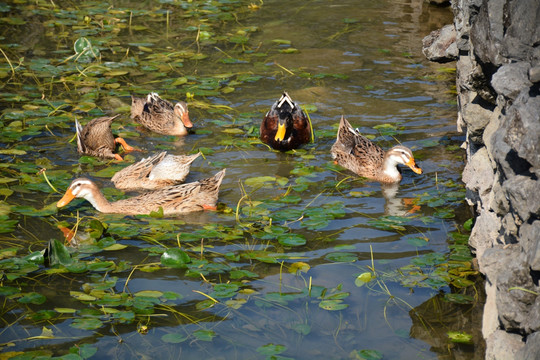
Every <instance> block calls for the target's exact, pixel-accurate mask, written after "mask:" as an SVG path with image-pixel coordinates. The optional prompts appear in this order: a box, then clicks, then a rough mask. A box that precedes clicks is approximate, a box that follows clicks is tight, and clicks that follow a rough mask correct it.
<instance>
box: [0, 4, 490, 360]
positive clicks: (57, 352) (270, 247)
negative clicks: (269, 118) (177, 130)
mask: <svg viewBox="0 0 540 360" xmlns="http://www.w3.org/2000/svg"><path fill="white" fill-rule="evenodd" d="M115 3H116V4H115V5H114V6H112V5H109V4H106V3H103V2H95V1H83V2H67V3H66V4H57V3H56V2H53V1H44V0H37V1H13V2H8V3H4V4H0V29H1V30H2V31H1V32H0V37H1V40H2V41H1V43H2V44H1V45H0V60H1V61H0V83H1V87H2V92H1V93H0V104H2V107H3V108H4V109H3V110H2V113H1V122H0V196H1V198H0V234H1V245H0V284H1V285H2V286H1V287H0V299H1V300H2V308H1V314H2V320H3V321H2V327H1V328H0V334H1V335H2V336H1V338H2V343H1V344H0V350H1V354H2V358H14V359H33V358H40V359H42V358H57V357H61V358H66V359H71V358H74V359H75V358H77V359H79V358H83V359H86V358H91V357H92V356H94V355H96V354H98V356H100V357H118V358H132V357H148V356H151V355H152V354H154V353H155V352H156V351H159V352H160V355H161V357H162V358H169V357H170V358H178V357H179V356H180V354H189V355H188V356H190V357H197V358H200V357H198V356H195V355H193V354H205V355H207V356H209V357H212V356H218V355H219V354H221V356H223V357H226V358H229V357H230V358H232V357H238V358H249V357H255V356H260V357H266V358H280V359H285V358H295V357H297V358H302V357H308V356H309V357H323V355H324V354H323V351H326V352H330V347H335V348H336V349H337V350H336V351H331V354H332V355H335V356H336V357H339V358H343V357H347V356H348V357H350V358H353V359H380V358H382V357H383V356H388V357H392V355H391V354H396V350H395V349H385V347H384V346H383V345H382V344H380V345H377V344H372V342H371V340H368V341H367V342H366V341H362V340H361V339H359V337H358V333H359V332H362V331H364V330H365V329H366V327H376V328H378V327H379V326H380V325H374V324H373V323H370V324H369V323H367V321H366V320H362V319H365V318H367V316H368V315H366V314H368V313H370V312H371V313H376V312H377V313H379V314H380V315H379V316H380V318H383V319H384V320H385V322H386V325H384V326H385V327H384V329H387V327H389V328H390V329H392V330H394V329H393V320H392V319H391V318H390V317H389V316H390V315H389V314H390V313H392V312H394V313H395V310H396V309H398V313H399V314H400V315H398V318H399V317H402V316H403V315H406V314H407V313H408V312H410V313H411V318H413V321H414V319H420V323H421V324H422V326H423V327H424V328H426V329H429V328H432V327H435V326H437V325H436V324H435V323H438V320H437V319H429V318H427V317H426V315H424V314H423V312H422V311H420V310H418V309H416V306H417V305H419V304H418V301H417V300H416V303H415V304H413V302H414V301H411V300H410V299H405V298H406V297H407V296H408V295H409V294H412V293H414V292H415V291H417V292H419V293H421V294H423V296H424V297H423V298H422V299H424V300H425V299H427V298H429V297H431V296H434V297H442V301H443V302H445V303H446V304H447V306H455V307H458V308H459V307H462V308H465V307H467V309H470V308H472V307H473V306H474V305H475V304H477V303H478V301H480V300H479V298H478V295H477V294H475V293H474V290H475V289H476V288H475V283H474V280H475V275H476V272H475V271H474V270H473V269H472V267H471V256H470V252H469V250H468V247H467V238H468V235H467V230H466V229H464V228H463V226H461V225H460V223H461V222H463V221H464V220H465V219H463V216H459V214H458V212H459V210H460V207H461V206H462V202H463V198H464V189H463V187H462V186H461V185H460V184H458V183H457V180H456V178H457V175H455V174H453V175H447V176H444V175H443V177H442V178H440V179H438V178H435V179H430V180H426V181H427V182H428V185H425V186H421V187H419V188H415V187H411V186H410V185H409V187H408V188H407V187H406V189H407V193H408V195H407V196H409V197H408V198H396V199H397V200H398V202H399V203H400V205H399V208H400V209H401V210H402V211H399V212H397V213H393V212H392V211H388V212H385V213H384V214H381V213H380V212H377V211H373V208H372V207H370V205H369V203H368V202H367V200H368V199H369V198H370V197H373V198H379V199H382V200H383V201H385V202H388V203H390V202H391V199H389V198H386V197H385V196H384V194H383V195H381V190H380V185H379V184H375V185H373V184H369V183H367V182H365V181H364V180H362V179H358V178H356V177H352V176H350V174H349V173H347V172H346V171H345V170H344V169H342V168H340V167H338V166H337V165H334V164H333V163H332V162H331V161H330V158H329V157H328V154H329V144H330V143H331V142H332V141H333V139H334V138H335V131H336V128H337V124H335V126H318V127H317V126H314V133H315V134H314V140H315V141H314V143H312V144H309V145H308V146H306V147H305V148H304V149H300V150H296V151H291V152H289V153H287V154H279V155H276V157H278V159H277V161H276V163H278V162H279V164H280V165H277V166H281V165H282V164H285V165H283V168H280V169H279V170H278V171H270V170H267V171H262V172H261V167H264V166H265V165H264V164H263V165H262V166H261V164H262V163H263V162H265V163H267V159H263V157H264V156H266V154H272V156H273V153H271V150H269V149H268V148H266V147H265V145H263V144H261V142H260V140H259V139H258V138H259V134H258V132H259V124H260V120H261V119H262V115H263V111H266V110H267V109H263V107H261V108H260V109H257V111H255V110H254V109H253V108H250V109H247V110H246V107H245V106H239V107H235V106H234V104H235V101H233V100H231V99H232V97H233V95H234V94H235V93H238V92H242V93H243V94H246V93H249V92H250V91H251V90H252V89H254V88H255V87H261V88H264V87H269V86H270V87H271V88H272V92H273V93H272V96H269V102H272V101H273V100H274V98H275V95H276V94H279V93H280V91H281V90H282V89H280V90H276V91H274V89H276V88H280V87H281V86H282V84H281V83H279V81H280V80H279V79H280V78H281V77H286V78H287V79H288V80H290V79H291V78H292V79H293V80H294V81H297V82H298V85H297V86H298V88H299V89H300V88H302V87H307V86H332V85H333V84H341V82H343V81H346V80H347V79H348V77H349V75H350V74H343V73H339V72H336V73H332V72H331V71H330V70H329V69H327V68H326V69H323V70H321V71H316V70H312V69H306V68H303V67H301V66H298V67H291V68H288V67H287V66H285V65H282V64H280V63H279V62H278V61H277V60H276V59H279V57H280V56H289V55H290V56H294V54H296V53H298V52H301V49H300V50H299V49H298V48H296V47H294V46H298V45H294V46H293V43H294V39H283V38H271V39H264V40H260V39H261V36H260V32H261V28H260V27H259V26H255V25H244V24H247V23H250V21H248V20H247V19H250V17H252V16H254V14H256V13H257V12H261V11H262V9H263V8H264V7H267V6H271V5H269V4H266V3H263V2H262V1H261V2H258V3H252V2H250V1H243V0H215V1H196V0H194V1H173V0H171V1H168V0H162V1H156V2H150V3H144V4H145V6H149V8H143V7H142V5H139V3H137V2H131V1H119V2H115ZM251 22H252V23H255V22H257V21H251ZM359 28H360V25H359V24H358V21H357V20H355V19H352V18H344V19H343V22H342V24H340V29H339V30H337V31H336V32H335V33H334V34H331V35H329V36H328V37H327V38H326V39H325V41H327V42H332V41H336V39H338V38H340V37H342V36H344V35H346V34H349V33H351V32H354V31H357V30H359ZM379 52H380V53H381V52H382V50H381V51H379ZM383 53H385V54H386V53H387V51H386V52H383ZM409 57H410V54H409V55H407V56H406V57H405V59H406V60H407V61H408V59H409ZM276 82H278V83H279V84H278V85H275V83H276ZM269 84H272V85H269ZM364 89H365V91H366V92H370V91H372V86H370V85H366V86H365V87H364ZM149 91H159V92H160V95H162V96H163V97H164V98H165V97H167V98H170V99H175V98H176V99H179V100H180V99H182V100H186V101H187V102H188V103H189V107H190V115H191V113H192V112H193V113H194V114H195V115H194V118H195V119H197V120H199V123H198V124H197V120H195V121H194V123H195V129H194V134H191V135H189V136H188V139H186V140H185V142H182V143H180V142H179V141H178V140H177V139H176V138H174V137H172V136H156V134H151V133H148V132H142V133H141V132H140V129H138V128H137V125H136V124H134V123H132V122H130V120H129V110H130V108H129V104H130V95H131V94H138V95H145V94H147V93H148V92H149ZM253 101H254V102H255V100H254V99H253ZM315 103H317V104H319V102H318V101H317V100H315V99H314V100H313V101H312V103H310V104H306V105H305V106H304V110H305V111H306V112H307V113H308V116H309V114H311V118H313V114H316V113H317V112H318V111H319V109H318V108H317V105H315ZM238 108H240V109H238ZM259 110H260V111H259ZM110 113H119V114H122V115H121V116H122V117H121V118H122V119H123V120H124V121H118V122H115V123H113V131H114V132H115V133H116V134H119V135H121V136H122V137H126V138H130V139H135V141H136V142H138V143H137V145H138V146H139V147H140V148H143V149H145V150H146V151H148V152H153V151H158V150H162V149H164V150H172V151H173V152H178V153H184V152H186V153H196V152H199V151H200V152H201V153H202V157H203V158H204V160H203V161H202V162H203V166H201V168H202V170H199V171H202V172H207V173H215V170H216V168H217V169H220V168H224V167H227V168H228V175H227V178H226V180H225V181H226V186H225V189H224V192H223V196H222V199H223V200H222V202H221V204H220V205H219V206H218V211H217V212H215V213H204V214H202V215H200V216H199V215H190V216H186V217H177V218H164V217H163V216H162V214H160V213H159V212H155V213H151V214H149V215H144V216H132V217H124V216H120V215H103V214H98V213H97V212H96V211H94V210H93V209H92V207H91V206H90V205H88V204H87V203H86V204H85V203H83V202H80V201H75V203H76V204H75V205H73V206H68V207H67V209H66V210H64V209H62V210H61V211H58V209H57V208H56V201H58V199H59V198H60V196H61V193H62V191H63V190H65V189H66V188H67V186H68V185H69V183H70V182H71V180H72V179H73V178H74V177H77V176H79V175H80V174H84V175H85V176H90V177H92V178H95V179H98V180H100V181H102V182H103V183H105V184H107V181H108V180H109V179H110V178H111V176H112V175H113V174H114V173H115V172H116V171H118V170H120V169H121V168H123V167H124V166H125V165H124V164H122V163H119V162H116V161H109V160H102V159H98V158H93V157H89V156H80V157H79V155H78V154H77V152H76V143H75V142H74V141H75V138H74V124H75V119H77V120H79V121H80V120H81V119H82V120H83V122H84V123H86V122H87V121H88V120H89V119H91V118H94V117H98V116H103V115H106V114H110ZM201 119H204V120H201ZM405 133H406V126H404V125H403V124H402V123H401V122H399V121H396V122H394V123H391V124H390V123H385V124H379V125H378V126H375V127H373V132H372V133H371V134H369V137H371V138H376V139H377V140H380V141H381V142H383V143H384V142H389V139H391V138H392V137H397V136H398V135H402V134H405ZM189 137H191V139H189ZM419 146H420V148H419V150H420V151H419V153H420V158H421V159H422V157H423V158H424V159H425V158H427V157H428V156H429V155H428V154H429V153H430V151H431V150H432V149H435V148H437V149H444V151H445V152H447V153H448V154H449V155H448V156H450V157H452V158H454V159H459V147H458V146H456V141H452V140H450V139H448V138H442V139H437V140H430V141H427V142H425V143H422V144H420V145H419ZM249 152H252V153H253V152H256V153H257V154H258V155H259V156H260V157H261V159H263V160H264V161H263V160H261V159H257V158H255V159H254V160H253V161H251V160H250V159H249V156H248V155H246V154H248V153H249ZM261 154H265V155H261ZM124 155H125V154H123V157H124V159H125V161H126V162H128V163H132V162H134V161H136V159H137V157H138V155H137V154H133V153H132V154H127V155H125V156H124ZM239 164H242V165H245V170H238V169H235V168H234V167H235V165H236V166H239ZM274 165H275V164H274ZM274 165H272V166H274ZM207 168H210V169H207ZM254 168H257V169H256V171H254V170H253V169H254ZM230 169H232V170H230ZM269 169H270V166H269ZM229 174H230V175H229ZM198 175H201V174H200V173H199V174H198ZM431 175H434V174H433V173H432V174H431ZM436 176H438V174H436ZM433 177H435V176H433ZM383 191H384V189H383ZM104 193H105V195H106V196H107V197H109V198H116V199H118V198H121V197H123V196H126V195H125V194H124V193H123V192H122V191H119V190H116V189H113V188H111V187H110V186H108V187H105V188H104ZM394 200H395V199H394ZM441 233H443V234H442V235H441ZM365 234H367V235H365ZM433 238H438V239H439V242H440V243H442V244H444V246H441V244H440V243H438V244H437V246H436V247H435V248H433V247H430V245H431V244H430V241H432V239H433ZM394 241H399V244H400V245H399V246H401V247H403V249H404V250H402V251H403V254H400V255H399V254H398V255H395V256H394V255H393V250H391V251H389V250H388V248H387V246H388V245H386V243H391V242H394ZM373 244H379V245H381V249H375V250H373V246H372V245H373ZM446 244H448V246H446ZM368 246H369V247H368ZM448 247H449V249H450V250H449V251H448ZM388 254H391V255H388ZM377 255H381V257H380V258H377ZM387 255H388V256H387ZM386 256H387V257H386ZM390 259H393V260H397V261H396V262H390ZM403 259H404V260H403ZM327 269H328V270H327ZM326 271H329V272H330V273H332V274H333V277H328V276H325V273H326ZM471 289H473V290H471ZM471 294H472V295H471ZM360 298H362V300H359V299H360ZM369 298H374V299H375V301H370V300H369ZM397 321H398V320H396V322H397ZM444 326H446V325H444ZM465 329H468V328H459V327H458V328H456V327H452V328H451V329H450V328H449V329H447V330H448V331H445V333H446V334H447V336H448V343H449V344H450V343H458V344H465V345H456V346H467V345H470V343H471V342H472V341H471V336H470V334H467V333H466V332H465ZM398 330H399V331H398ZM382 332H383V333H384V332H386V330H382ZM377 333H378V334H381V332H380V331H379V332H377ZM395 336H396V337H399V338H407V337H408V335H407V331H405V334H404V329H403V327H402V326H400V329H397V330H396V335H395ZM315 342H319V343H320V344H319V345H317V346H314V347H313V343H315ZM122 344H129V346H123V345H122ZM208 344H213V345H212V347H210V346H209V345H208ZM298 344H302V345H301V346H300V347H298V346H297V345H298ZM414 346H416V345H414ZM414 346H413V345H411V347H413V348H414ZM297 347H298V349H300V350H298V349H297ZM449 347H450V345H449ZM34 348H36V349H34ZM415 350H417V349H415ZM418 351H420V350H418ZM398 353H399V351H398ZM389 354H390V355H389Z"/></svg>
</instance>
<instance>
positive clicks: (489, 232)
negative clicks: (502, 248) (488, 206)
mask: <svg viewBox="0 0 540 360" xmlns="http://www.w3.org/2000/svg"><path fill="white" fill-rule="evenodd" d="M500 227H501V221H500V220H499V219H498V218H497V215H496V214H495V213H493V212H492V211H483V212H482V213H481V214H480V216H478V217H477V218H476V222H475V224H474V227H473V229H472V231H471V236H470V237H469V245H470V246H471V247H473V248H474V249H476V256H477V257H478V259H479V260H481V259H482V255H483V253H484V251H486V249H489V248H491V247H493V246H494V245H495V244H496V242H497V237H498V236H499V229H500ZM480 271H482V272H484V270H483V269H482V266H481V267H480Z"/></svg>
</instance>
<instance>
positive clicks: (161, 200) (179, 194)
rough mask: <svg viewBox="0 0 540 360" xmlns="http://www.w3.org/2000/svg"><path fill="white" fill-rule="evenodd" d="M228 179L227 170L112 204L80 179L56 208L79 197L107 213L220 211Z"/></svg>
mask: <svg viewBox="0 0 540 360" xmlns="http://www.w3.org/2000/svg"><path fill="white" fill-rule="evenodd" d="M224 176H225V169H223V170H221V171H219V172H218V173H216V174H215V175H214V176H212V177H210V178H207V179H203V180H200V181H194V182H191V183H187V184H181V185H174V186H169V187H165V188H161V189H158V190H155V191H149V192H146V193H143V194H141V195H138V196H134V197H130V198H127V199H123V200H118V201H115V202H109V201H108V200H107V199H106V198H105V196H104V195H103V193H102V192H101V191H100V189H99V188H98V186H97V185H96V184H95V183H94V182H93V181H92V180H90V179H87V178H78V179H75V180H73V181H72V182H71V184H70V185H69V188H68V189H67V191H66V193H65V194H64V196H63V197H62V198H61V199H60V201H58V203H57V204H56V206H57V207H58V208H61V207H63V206H66V205H67V204H69V203H70V202H71V201H72V200H73V199H75V198H84V199H86V200H87V201H89V202H90V203H91V204H92V206H93V207H94V208H95V209H96V210H98V211H100V212H102V213H105V214H123V215H145V214H150V213H151V212H152V211H160V208H161V209H162V210H163V215H164V216H169V215H178V214H184V213H189V212H194V211H202V210H216V205H217V200H218V193H219V187H220V185H221V182H222V180H223V177H224Z"/></svg>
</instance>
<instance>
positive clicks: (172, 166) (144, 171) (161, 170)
mask: <svg viewBox="0 0 540 360" xmlns="http://www.w3.org/2000/svg"><path fill="white" fill-rule="evenodd" d="M200 155H201V153H200V152H199V153H197V154H192V155H170V154H167V152H166V151H163V152H160V153H158V154H156V155H153V156H149V157H147V158H144V159H142V160H140V161H139V162H136V163H135V164H132V165H129V166H127V167H125V168H124V169H122V170H120V171H118V172H117V173H116V174H114V176H113V177H112V179H111V181H112V182H113V183H114V186H115V187H116V188H117V189H121V190H126V191H132V190H155V189H159V188H162V187H166V186H171V185H177V184H180V183H182V182H184V180H185V179H186V177H187V175H188V174H189V170H190V168H191V164H192V163H193V161H195V159H197V158H198V157H199V156H200Z"/></svg>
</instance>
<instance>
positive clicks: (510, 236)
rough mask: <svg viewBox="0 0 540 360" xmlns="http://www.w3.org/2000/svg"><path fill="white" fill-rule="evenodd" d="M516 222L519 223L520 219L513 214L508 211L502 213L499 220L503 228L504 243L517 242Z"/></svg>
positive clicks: (520, 222)
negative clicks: (502, 215)
mask: <svg viewBox="0 0 540 360" xmlns="http://www.w3.org/2000/svg"><path fill="white" fill-rule="evenodd" d="M518 224H519V225H521V224H522V221H521V220H519V219H516V218H515V217H514V214H513V213H511V212H509V213H508V214H506V215H504V217H503V219H502V221H501V225H502V226H501V229H502V230H503V232H504V233H503V235H504V243H505V244H515V243H517V233H518Z"/></svg>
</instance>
